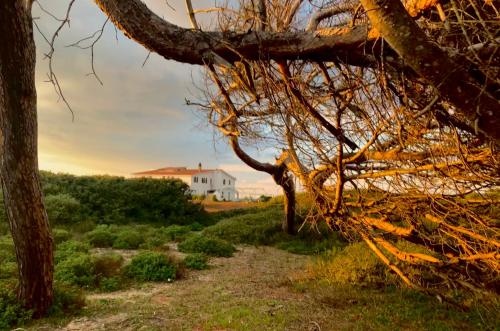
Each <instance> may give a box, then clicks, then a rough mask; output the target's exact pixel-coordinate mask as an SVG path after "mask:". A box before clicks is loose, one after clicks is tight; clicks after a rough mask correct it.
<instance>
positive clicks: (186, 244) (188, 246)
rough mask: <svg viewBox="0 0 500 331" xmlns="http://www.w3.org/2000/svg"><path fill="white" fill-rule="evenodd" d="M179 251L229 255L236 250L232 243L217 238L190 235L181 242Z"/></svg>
mask: <svg viewBox="0 0 500 331" xmlns="http://www.w3.org/2000/svg"><path fill="white" fill-rule="evenodd" d="M178 248H179V251H181V252H186V253H205V254H207V255H210V256H221V257H230V256H233V253H234V252H235V251H236V248H234V246H233V245H231V244H230V243H228V242H227V241H224V240H222V239H218V238H210V237H205V236H202V235H195V236H192V237H190V238H188V239H186V240H185V241H183V242H181V243H180V244H179V246H178Z"/></svg>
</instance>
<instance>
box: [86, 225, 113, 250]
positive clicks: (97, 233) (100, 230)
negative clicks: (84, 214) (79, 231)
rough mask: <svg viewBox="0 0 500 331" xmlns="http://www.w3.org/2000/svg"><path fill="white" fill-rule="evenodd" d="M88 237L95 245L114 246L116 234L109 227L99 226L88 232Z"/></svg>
mask: <svg viewBox="0 0 500 331" xmlns="http://www.w3.org/2000/svg"><path fill="white" fill-rule="evenodd" d="M86 238H87V240H88V242H89V243H90V244H91V245H92V246H93V247H112V246H113V243H114V241H115V238H116V236H115V235H114V234H113V233H111V231H110V230H109V227H107V226H98V227H97V228H95V229H94V230H92V231H90V232H88V233H87V235H86Z"/></svg>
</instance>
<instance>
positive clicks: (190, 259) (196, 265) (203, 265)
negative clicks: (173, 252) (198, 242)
mask: <svg viewBox="0 0 500 331" xmlns="http://www.w3.org/2000/svg"><path fill="white" fill-rule="evenodd" d="M207 262H208V258H207V256H206V255H205V254H200V253H194V254H189V255H187V256H186V257H185V258H184V265H185V266H186V268H188V269H195V270H203V269H207V268H208V264H207Z"/></svg>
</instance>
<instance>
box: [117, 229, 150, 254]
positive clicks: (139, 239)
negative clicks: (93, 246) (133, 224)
mask: <svg viewBox="0 0 500 331" xmlns="http://www.w3.org/2000/svg"><path fill="white" fill-rule="evenodd" d="M143 243H144V238H143V236H142V235H141V234H139V233H138V232H137V231H136V230H128V229H126V230H124V231H121V232H119V233H118V234H117V236H116V239H115V240H114V242H113V248H118V249H137V248H139V246H140V245H141V244H143Z"/></svg>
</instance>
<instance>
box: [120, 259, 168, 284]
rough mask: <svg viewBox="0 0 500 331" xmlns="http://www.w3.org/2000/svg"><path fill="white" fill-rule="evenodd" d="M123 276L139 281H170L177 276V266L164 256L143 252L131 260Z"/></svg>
mask: <svg viewBox="0 0 500 331" xmlns="http://www.w3.org/2000/svg"><path fill="white" fill-rule="evenodd" d="M125 274H126V275H127V276H128V277H130V278H133V279H136V280H139V281H172V280H174V279H175V278H176V275H177V265H176V263H175V261H174V260H173V259H172V258H171V257H168V256H166V255H164V254H161V253H156V252H144V253H141V254H139V255H137V256H135V257H134V258H132V261H131V262H130V264H129V265H127V266H126V267H125Z"/></svg>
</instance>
